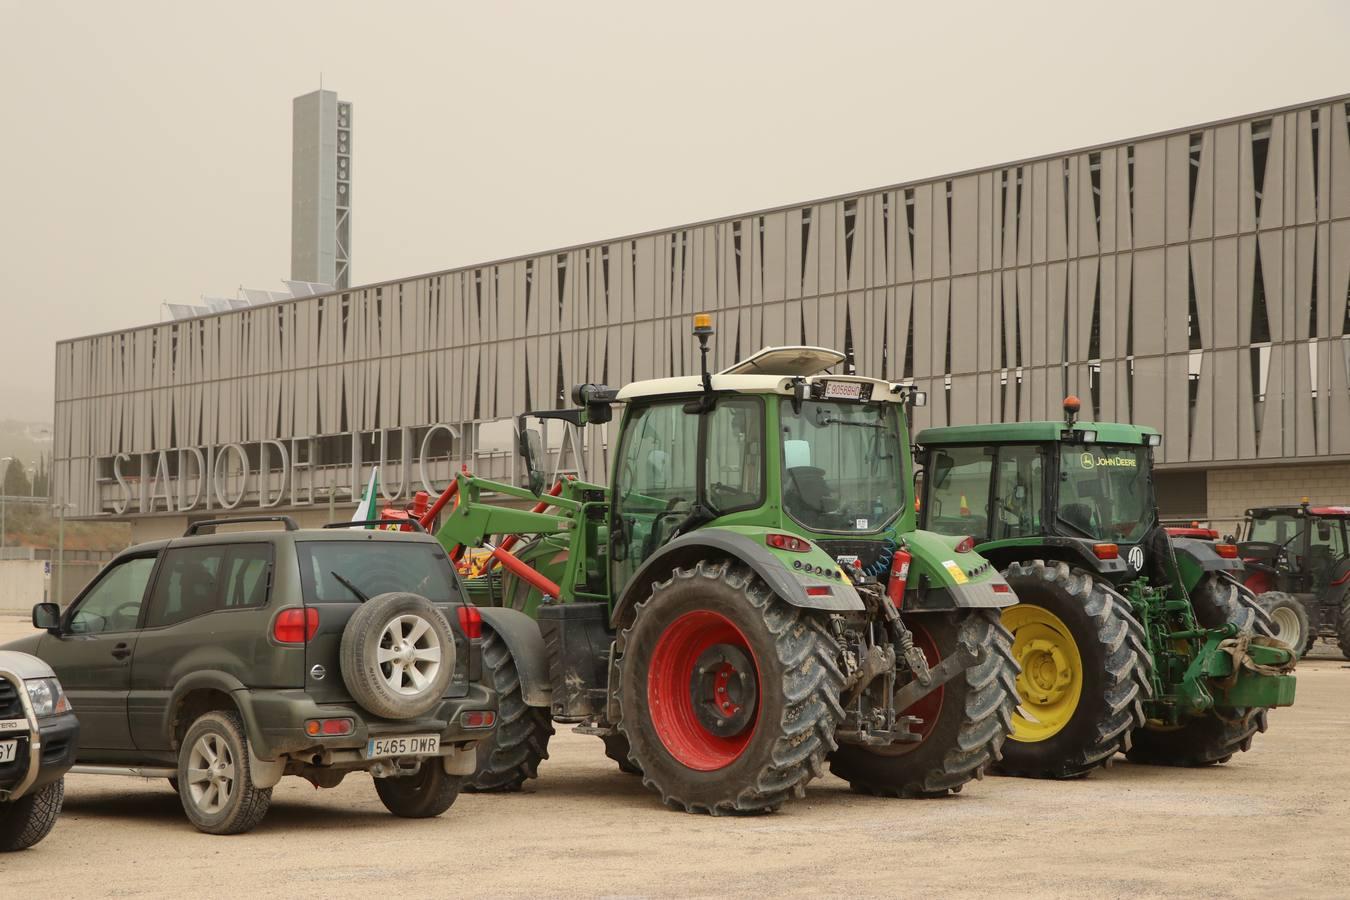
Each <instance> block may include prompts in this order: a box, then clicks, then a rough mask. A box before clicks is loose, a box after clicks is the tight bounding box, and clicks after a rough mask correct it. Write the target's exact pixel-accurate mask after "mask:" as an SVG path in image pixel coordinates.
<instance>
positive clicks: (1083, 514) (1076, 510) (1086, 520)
mask: <svg viewBox="0 0 1350 900" xmlns="http://www.w3.org/2000/svg"><path fill="white" fill-rule="evenodd" d="M1059 515H1060V518H1062V519H1063V520H1064V521H1066V522H1068V523H1069V524H1070V525H1073V526H1074V527H1076V528H1081V529H1083V530H1084V531H1086V532H1087V533H1088V534H1092V507H1090V506H1088V505H1087V504H1086V503H1066V504H1065V505H1064V509H1063V510H1062V511H1061V512H1060V514H1059Z"/></svg>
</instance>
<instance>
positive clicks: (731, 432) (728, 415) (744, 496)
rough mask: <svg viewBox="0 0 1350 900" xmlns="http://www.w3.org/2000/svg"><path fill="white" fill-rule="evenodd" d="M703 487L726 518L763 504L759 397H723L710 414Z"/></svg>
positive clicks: (711, 502)
mask: <svg viewBox="0 0 1350 900" xmlns="http://www.w3.org/2000/svg"><path fill="white" fill-rule="evenodd" d="M707 420H708V422H707V429H708V436H707V439H706V440H705V441H704V444H705V446H706V447H707V451H706V453H705V455H704V476H703V477H704V484H705V485H706V490H707V503H708V505H709V506H710V507H711V508H712V509H713V510H715V511H716V512H718V513H720V514H723V515H725V514H726V513H729V512H735V511H736V510H740V509H754V508H755V507H757V506H759V505H760V504H761V503H763V502H764V404H763V402H762V401H761V400H760V399H759V398H758V397H722V398H720V399H719V400H718V401H717V405H716V406H715V407H713V410H712V412H710V413H708V415H707Z"/></svg>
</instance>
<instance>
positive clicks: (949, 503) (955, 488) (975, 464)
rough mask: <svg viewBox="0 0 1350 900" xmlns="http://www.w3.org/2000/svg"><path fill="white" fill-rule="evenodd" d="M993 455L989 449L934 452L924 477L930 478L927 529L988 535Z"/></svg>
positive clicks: (957, 449) (948, 448) (982, 536)
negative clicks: (930, 487)
mask: <svg viewBox="0 0 1350 900" xmlns="http://www.w3.org/2000/svg"><path fill="white" fill-rule="evenodd" d="M993 466H994V452H993V450H992V449H991V448H989V447H945V448H943V449H941V450H934V451H933V456H932V459H931V460H930V461H929V464H928V470H927V471H925V473H924V475H925V478H929V479H931V482H932V489H931V490H930V492H929V494H928V518H927V521H926V524H927V527H928V528H931V529H932V530H933V531H937V532H940V533H942V534H959V535H970V536H971V537H974V538H975V539H976V540H984V538H985V537H986V536H987V535H988V534H989V478H990V474H991V472H992V471H993Z"/></svg>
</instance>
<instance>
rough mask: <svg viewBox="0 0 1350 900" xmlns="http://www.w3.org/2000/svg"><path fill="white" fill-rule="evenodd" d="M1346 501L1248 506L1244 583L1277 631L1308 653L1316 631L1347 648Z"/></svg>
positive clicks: (1349, 555)
mask: <svg viewBox="0 0 1350 900" xmlns="http://www.w3.org/2000/svg"><path fill="white" fill-rule="evenodd" d="M1347 520H1350V507H1346V506H1313V505H1312V504H1311V503H1310V502H1309V501H1308V498H1306V497H1305V498H1303V502H1302V503H1300V504H1298V505H1297V506H1263V507H1258V508H1255V509H1249V510H1247V520H1246V522H1245V523H1244V524H1243V527H1242V540H1241V541H1240V542H1239V543H1238V551H1239V553H1240V555H1241V557H1242V564H1243V567H1244V568H1243V572H1242V574H1241V579H1242V582H1243V584H1245V585H1246V586H1247V588H1248V589H1250V590H1251V591H1252V592H1254V593H1256V594H1257V595H1259V597H1260V600H1261V604H1262V605H1263V606H1264V607H1265V608H1266V609H1267V611H1268V612H1269V613H1270V615H1271V618H1272V619H1273V620H1274V623H1275V634H1276V636H1278V637H1279V638H1280V639H1281V640H1283V641H1285V642H1286V643H1288V644H1289V645H1290V646H1293V647H1296V648H1298V649H1299V652H1300V654H1306V653H1307V652H1308V651H1309V650H1311V649H1312V646H1313V644H1314V643H1315V642H1316V640H1317V638H1318V637H1324V638H1330V639H1333V640H1335V641H1338V642H1339V643H1340V646H1341V652H1342V653H1350V542H1348V541H1347V537H1348V536H1350V529H1347V524H1350V523H1347Z"/></svg>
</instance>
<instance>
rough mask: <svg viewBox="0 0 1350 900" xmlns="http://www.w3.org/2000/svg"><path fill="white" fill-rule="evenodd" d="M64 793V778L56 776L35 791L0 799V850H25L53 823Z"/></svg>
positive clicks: (59, 811) (42, 836) (47, 832)
mask: <svg viewBox="0 0 1350 900" xmlns="http://www.w3.org/2000/svg"><path fill="white" fill-rule="evenodd" d="M65 796H66V780H65V779H64V778H58V779H57V780H56V781H53V782H52V783H51V784H49V785H47V786H46V787H44V788H42V790H40V791H38V792H37V793H35V794H28V795H26V796H23V797H20V798H19V799H18V800H14V801H12V802H9V803H0V853H9V852H12V851H15V850H25V849H27V848H29V847H31V846H33V845H34V844H36V843H37V842H38V841H40V840H42V839H43V838H45V837H46V836H47V835H48V834H50V833H51V830H52V829H53V828H54V827H56V819H57V817H58V816H60V815H61V804H62V802H64V800H65Z"/></svg>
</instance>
